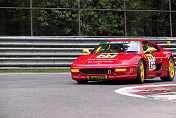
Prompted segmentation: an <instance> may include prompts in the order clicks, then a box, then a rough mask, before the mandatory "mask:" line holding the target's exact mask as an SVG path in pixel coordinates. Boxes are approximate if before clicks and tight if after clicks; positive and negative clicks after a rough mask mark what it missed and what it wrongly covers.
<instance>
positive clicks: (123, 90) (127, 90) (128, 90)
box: [114, 84, 176, 102]
mask: <svg viewBox="0 0 176 118" xmlns="http://www.w3.org/2000/svg"><path fill="white" fill-rule="evenodd" d="M162 86H163V87H164V86H176V84H163V85H148V86H135V87H124V88H120V89H117V90H114V92H116V93H118V94H122V95H126V96H132V97H139V98H153V99H157V100H167V101H168V100H172V101H173V100H174V101H175V102H176V95H157V96H156V95H155V96H152V95H151V96H142V95H136V94H132V92H138V91H140V90H134V88H135V89H136V88H141V87H142V88H144V87H162ZM141 90H142V89H141Z"/></svg>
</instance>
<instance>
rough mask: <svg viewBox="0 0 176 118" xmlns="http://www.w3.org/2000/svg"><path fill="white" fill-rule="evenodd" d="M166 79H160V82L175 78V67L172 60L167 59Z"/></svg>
mask: <svg viewBox="0 0 176 118" xmlns="http://www.w3.org/2000/svg"><path fill="white" fill-rule="evenodd" d="M167 73H168V74H167V77H161V80H162V81H172V80H173V79H174V76H175V66H174V61H173V59H172V58H169V63H168V70H167Z"/></svg>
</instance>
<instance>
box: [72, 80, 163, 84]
mask: <svg viewBox="0 0 176 118" xmlns="http://www.w3.org/2000/svg"><path fill="white" fill-rule="evenodd" d="M159 82H162V81H161V80H153V79H150V80H145V82H144V84H145V83H159ZM74 84H75V85H132V84H136V82H135V81H134V80H115V81H114V80H110V81H106V80H104V81H89V82H88V83H86V84H78V83H74ZM138 85H142V84H138Z"/></svg>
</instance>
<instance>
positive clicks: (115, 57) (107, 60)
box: [73, 53, 141, 66]
mask: <svg viewBox="0 0 176 118" xmlns="http://www.w3.org/2000/svg"><path fill="white" fill-rule="evenodd" d="M140 58H141V54H134V53H94V54H89V55H82V56H80V57H78V58H77V59H76V60H75V61H74V63H73V65H74V64H76V65H97V66H98V65H112V64H118V65H129V64H138V62H139V59H140Z"/></svg>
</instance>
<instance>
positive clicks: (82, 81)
mask: <svg viewBox="0 0 176 118" xmlns="http://www.w3.org/2000/svg"><path fill="white" fill-rule="evenodd" d="M77 82H78V84H87V83H88V81H87V80H77Z"/></svg>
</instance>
